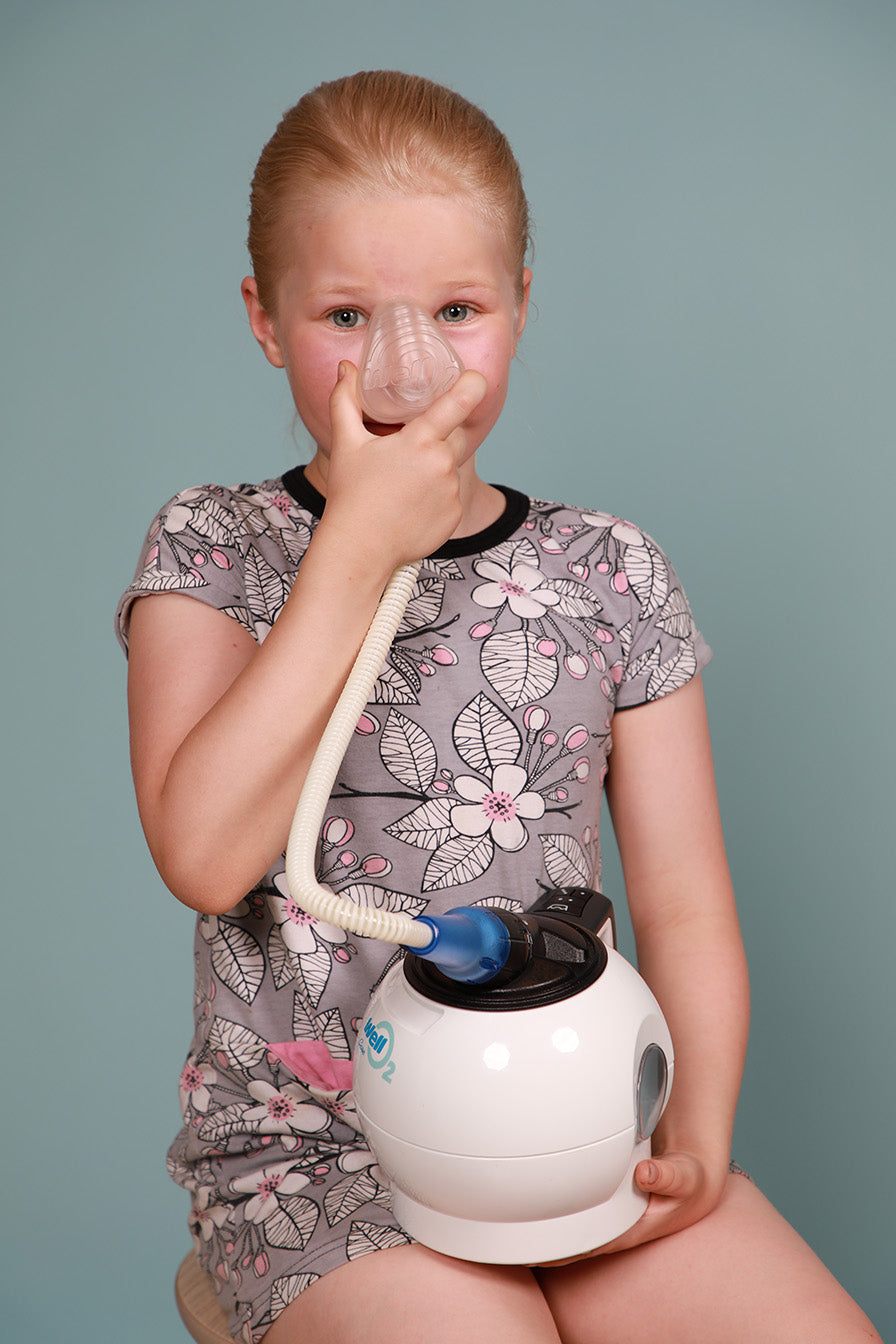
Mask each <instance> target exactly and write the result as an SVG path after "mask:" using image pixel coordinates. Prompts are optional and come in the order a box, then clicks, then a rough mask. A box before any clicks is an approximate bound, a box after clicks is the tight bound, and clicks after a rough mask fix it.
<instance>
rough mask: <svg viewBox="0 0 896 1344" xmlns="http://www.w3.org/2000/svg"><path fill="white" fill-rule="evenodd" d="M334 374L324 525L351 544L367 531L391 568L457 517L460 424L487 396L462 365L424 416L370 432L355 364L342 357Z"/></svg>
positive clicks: (440, 538)
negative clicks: (380, 431)
mask: <svg viewBox="0 0 896 1344" xmlns="http://www.w3.org/2000/svg"><path fill="white" fill-rule="evenodd" d="M340 375H341V376H340V378H339V379H338V380H337V382H336V385H335V387H334V388H333V392H332V395H331V397H330V423H331V427H332V443H331V448H330V454H329V459H328V460H327V461H326V462H325V463H324V464H323V465H324V466H325V470H326V500H327V505H326V509H325V519H326V524H327V530H337V529H338V531H339V532H340V533H344V535H345V536H346V538H347V539H348V540H349V541H350V543H351V546H352V548H353V549H356V548H357V547H358V545H359V544H360V545H362V546H363V545H364V543H365V539H366V538H368V537H369V541H370V546H371V549H372V550H375V554H376V562H377V563H378V564H382V562H383V558H384V557H387V558H388V563H389V564H390V565H391V566H392V568H395V567H397V566H398V565H400V564H407V563H410V562H412V561H414V560H419V559H420V558H421V557H422V556H426V555H429V554H431V553H432V552H433V551H435V550H438V548H439V547H440V546H441V545H443V543H444V542H446V541H447V540H448V538H449V537H450V536H452V535H453V534H454V532H455V531H456V529H457V527H458V526H459V524H460V521H461V517H462V512H463V500H462V479H463V475H462V468H463V467H464V465H465V464H466V462H467V460H468V451H467V438H466V434H465V432H464V429H463V425H464V421H465V420H466V419H467V418H468V417H469V416H470V415H471V414H472V412H473V411H474V410H475V409H476V407H477V406H478V405H479V403H480V401H481V400H482V398H483V397H484V396H485V392H486V387H487V385H486V381H485V378H484V377H483V376H482V374H481V373H477V372H476V371H475V370H472V369H470V370H467V371H466V372H465V373H463V374H462V375H461V377H460V378H459V379H458V380H457V382H456V383H455V384H454V386H453V387H451V388H449V390H448V391H447V392H445V393H443V394H442V396H441V397H439V399H438V400H437V401H436V402H434V403H433V405H432V406H431V407H430V408H429V410H428V411H426V412H425V413H424V414H423V415H420V416H418V417H417V418H416V419H414V420H411V421H409V422H408V424H406V425H404V426H402V427H401V428H400V429H397V430H394V431H392V432H390V433H387V434H375V433H371V431H370V430H369V429H368V428H367V427H366V425H365V424H364V418H363V415H362V413H361V409H360V405H359V401H358V392H357V387H358V370H357V369H356V367H355V365H354V364H352V363H350V362H349V361H347V360H346V361H343V363H342V364H341V365H340ZM319 460H320V459H319V458H318V461H319ZM372 520H376V521H375V528H372V527H371V522H372Z"/></svg>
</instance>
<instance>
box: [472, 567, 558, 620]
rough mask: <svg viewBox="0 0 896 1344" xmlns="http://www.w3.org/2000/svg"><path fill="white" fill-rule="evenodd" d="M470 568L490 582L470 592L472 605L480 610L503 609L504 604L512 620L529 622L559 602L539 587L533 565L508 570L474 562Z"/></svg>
mask: <svg viewBox="0 0 896 1344" xmlns="http://www.w3.org/2000/svg"><path fill="white" fill-rule="evenodd" d="M473 568H474V569H475V571H476V573H477V574H481V575H482V577H483V578H485V579H488V580H489V582H488V583H481V584H480V585H479V586H478V588H474V589H473V601H474V602H477V603H478V604H479V606H480V607H502V606H503V605H504V604H505V602H506V604H507V606H508V607H510V610H511V611H512V612H513V614H514V616H519V617H521V618H522V619H523V620H530V619H532V618H534V617H539V616H543V615H544V613H545V610H546V609H547V608H548V607H555V606H556V605H557V603H558V602H559V601H560V594H559V593H555V592H553V590H552V589H550V588H545V587H543V586H542V584H543V581H544V577H543V575H542V573H541V571H540V570H538V569H535V568H534V567H533V566H532V565H513V566H511V567H510V568H508V567H507V566H506V565H499V564H498V563H497V561H495V560H477V561H476V562H475V564H474V566H473Z"/></svg>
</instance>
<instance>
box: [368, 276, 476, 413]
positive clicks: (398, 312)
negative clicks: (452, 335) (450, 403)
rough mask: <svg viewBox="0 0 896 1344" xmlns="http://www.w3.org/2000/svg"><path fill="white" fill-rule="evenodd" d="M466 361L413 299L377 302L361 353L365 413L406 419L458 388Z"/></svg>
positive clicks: (421, 411)
mask: <svg viewBox="0 0 896 1344" xmlns="http://www.w3.org/2000/svg"><path fill="white" fill-rule="evenodd" d="M463 371H464V366H463V364H462V363H461V362H460V360H459V359H458V357H457V355H456V354H455V352H454V351H453V350H452V348H451V346H450V345H449V344H448V342H447V341H446V340H445V338H444V336H442V334H441V332H440V331H439V329H438V327H437V326H436V324H435V323H434V322H433V320H432V318H431V317H428V316H427V314H426V313H425V312H424V311H423V309H422V308H420V307H418V305H417V304H416V303H413V302H412V301H411V300H410V299H389V300H387V301H386V302H385V303H381V304H378V305H377V307H376V308H374V310H373V312H372V313H371V315H370V320H369V322H368V323H367V334H366V337H365V340H364V349H363V350H362V352H361V367H360V378H359V397H360V400H361V408H362V410H363V411H364V413H365V415H366V416H367V417H368V418H369V419H371V420H376V421H378V422H379V423H380V424H384V425H397V424H404V423H405V422H406V421H408V420H412V419H413V418H414V417H415V416H417V415H422V414H423V412H424V411H427V410H429V408H430V406H431V405H432V403H433V402H434V401H435V400H436V399H437V398H438V397H440V396H441V395H442V393H443V392H447V391H448V389H449V387H453V386H454V384H455V383H456V382H457V380H458V378H459V377H460V375H461V374H462V373H463Z"/></svg>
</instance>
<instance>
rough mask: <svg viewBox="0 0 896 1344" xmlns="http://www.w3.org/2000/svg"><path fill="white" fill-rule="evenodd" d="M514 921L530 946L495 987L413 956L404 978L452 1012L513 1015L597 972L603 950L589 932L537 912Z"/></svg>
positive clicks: (563, 994) (569, 991)
mask: <svg viewBox="0 0 896 1344" xmlns="http://www.w3.org/2000/svg"><path fill="white" fill-rule="evenodd" d="M517 918H518V919H519V920H521V921H522V923H523V924H525V926H526V928H527V929H528V931H529V934H530V937H531V940H532V942H531V954H530V956H529V958H528V960H527V963H526V965H525V966H524V967H523V968H522V969H521V970H520V972H519V974H518V975H516V976H514V977H513V979H511V980H509V981H507V982H503V983H498V984H494V983H492V982H486V983H485V984H482V985H467V984H462V983H459V982H457V981H455V980H450V979H449V978H448V976H446V975H443V974H442V972H441V971H439V970H437V969H436V967H435V966H433V965H432V963H431V962H428V961H424V960H423V959H422V958H421V957H417V956H415V955H414V954H413V953H408V955H407V956H406V957H405V960H404V976H405V979H406V980H407V982H408V984H409V985H411V987H412V988H413V989H415V990H416V991H417V992H418V994H422V995H424V997H425V998H428V999H433V1000H434V1001H435V1002H436V1003H443V1004H446V1005H448V1006H449V1007H452V1008H468V1009H470V1010H473V1011H475V1012H511V1011H513V1012H519V1011H520V1010H521V1009H526V1008H542V1007H544V1006H545V1004H549V1003H559V1002H560V1001H561V1000H562V999H568V998H571V997H572V996H573V994H578V993H580V991H581V990H583V989H587V987H588V986H589V985H593V984H594V982H595V980H597V979H598V978H599V977H600V976H601V975H602V974H603V972H604V970H605V969H606V965H607V960H608V956H607V949H606V947H605V946H604V944H603V943H602V942H601V940H600V938H598V936H597V935H596V934H595V933H592V931H591V930H590V929H588V928H585V927H584V926H583V925H580V924H574V923H571V922H570V921H568V920H566V919H563V918H562V917H557V916H554V915H550V914H547V913H543V912H540V913H528V914H523V915H518V916H517Z"/></svg>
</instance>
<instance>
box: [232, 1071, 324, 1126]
mask: <svg viewBox="0 0 896 1344" xmlns="http://www.w3.org/2000/svg"><path fill="white" fill-rule="evenodd" d="M249 1095H250V1097H253V1098H254V1099H255V1101H257V1102H259V1103H260V1104H259V1105H258V1106H253V1107H252V1108H251V1109H250V1110H248V1111H247V1112H246V1114H245V1117H244V1118H245V1119H246V1120H249V1121H251V1122H252V1123H253V1124H255V1123H257V1124H258V1125H259V1132H260V1133H262V1134H293V1133H303V1134H316V1133H317V1132H318V1131H319V1130H321V1129H326V1128H327V1125H329V1123H330V1117H329V1115H327V1113H326V1111H322V1110H321V1109H320V1107H319V1106H314V1105H313V1104H312V1103H311V1102H309V1100H308V1094H307V1093H306V1092H305V1091H304V1089H303V1088H302V1087H300V1086H299V1084H298V1083H286V1084H284V1086H283V1087H281V1088H276V1087H272V1086H271V1084H270V1083H265V1082H262V1081H261V1080H259V1079H256V1080H254V1081H253V1082H251V1083H250V1084H249Z"/></svg>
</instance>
